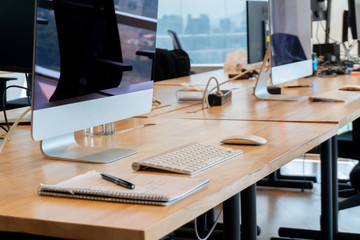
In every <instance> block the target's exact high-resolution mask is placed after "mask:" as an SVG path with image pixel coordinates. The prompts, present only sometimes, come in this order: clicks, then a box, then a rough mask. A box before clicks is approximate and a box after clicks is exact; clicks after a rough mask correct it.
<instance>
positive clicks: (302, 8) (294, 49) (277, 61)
mask: <svg viewBox="0 0 360 240" xmlns="http://www.w3.org/2000/svg"><path fill="white" fill-rule="evenodd" d="M269 23H270V26H269V28H270V45H269V47H268V48H267V51H266V54H265V57H264V61H263V66H262V69H261V71H260V74H259V77H258V79H257V83H256V86H255V92H254V93H255V96H256V97H257V98H259V99H265V100H299V99H302V98H303V97H300V96H287V95H283V94H279V95H273V94H269V92H268V90H267V85H268V82H269V80H271V81H272V84H273V85H277V84H280V83H285V82H287V81H291V80H294V79H298V78H301V77H305V76H309V75H311V74H312V72H313V69H312V59H311V55H312V43H311V8H310V0H269Z"/></svg>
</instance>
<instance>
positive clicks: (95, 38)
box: [50, 0, 132, 101]
mask: <svg viewBox="0 0 360 240" xmlns="http://www.w3.org/2000/svg"><path fill="white" fill-rule="evenodd" d="M53 7H54V13H55V20H56V27H57V32H58V39H59V49H60V67H61V70H60V79H59V83H58V85H57V87H56V90H55V92H54V94H53V95H52V96H51V98H50V101H55V100H61V99H66V98H70V97H73V96H79V95H82V94H83V95H85V94H89V93H95V92H98V89H109V88H115V87H118V86H119V85H120V82H121V79H122V74H123V72H124V71H131V70H132V66H131V65H128V64H124V63H123V59H122V52H121V43H120V37H119V31H118V27H117V21H116V16H115V9H114V3H113V1H112V0H78V1H66V0H53ZM95 33H96V34H95ZM99 33H102V34H99ZM99 42H101V43H103V44H99ZM97 46H103V47H102V48H99V47H97Z"/></svg>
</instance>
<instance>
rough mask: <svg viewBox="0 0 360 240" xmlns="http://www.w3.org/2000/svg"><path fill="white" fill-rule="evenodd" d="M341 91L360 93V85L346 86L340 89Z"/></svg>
mask: <svg viewBox="0 0 360 240" xmlns="http://www.w3.org/2000/svg"><path fill="white" fill-rule="evenodd" d="M339 90H343V91H360V85H344V86H341V87H339Z"/></svg>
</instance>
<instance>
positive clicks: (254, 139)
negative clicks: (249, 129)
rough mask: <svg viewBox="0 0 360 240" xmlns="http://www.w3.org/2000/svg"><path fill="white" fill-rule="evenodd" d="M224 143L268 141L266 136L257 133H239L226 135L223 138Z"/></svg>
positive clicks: (256, 143)
mask: <svg viewBox="0 0 360 240" xmlns="http://www.w3.org/2000/svg"><path fill="white" fill-rule="evenodd" d="M221 142H222V143H224V144H236V145H263V144H265V143H266V142H267V141H266V139H265V138H263V137H260V136H257V135H251V134H249V135H237V136H230V137H226V138H224V139H223V140H221Z"/></svg>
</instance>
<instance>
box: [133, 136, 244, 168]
mask: <svg viewBox="0 0 360 240" xmlns="http://www.w3.org/2000/svg"><path fill="white" fill-rule="evenodd" d="M242 153H243V151H241V150H234V149H232V148H228V147H222V146H212V145H208V144H202V143H190V144H187V145H185V146H181V147H178V148H175V149H172V150H170V151H168V152H165V153H162V154H159V155H156V156H153V157H150V158H146V159H143V160H141V161H138V162H133V163H132V168H133V169H134V170H140V169H142V168H144V167H151V168H157V169H161V170H165V171H171V172H176V173H182V174H188V175H193V174H196V173H199V172H201V171H204V170H205V169H207V168H210V167H212V166H214V165H217V164H219V163H221V162H224V161H226V160H229V159H231V158H233V157H235V156H239V155H241V154H242Z"/></svg>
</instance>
